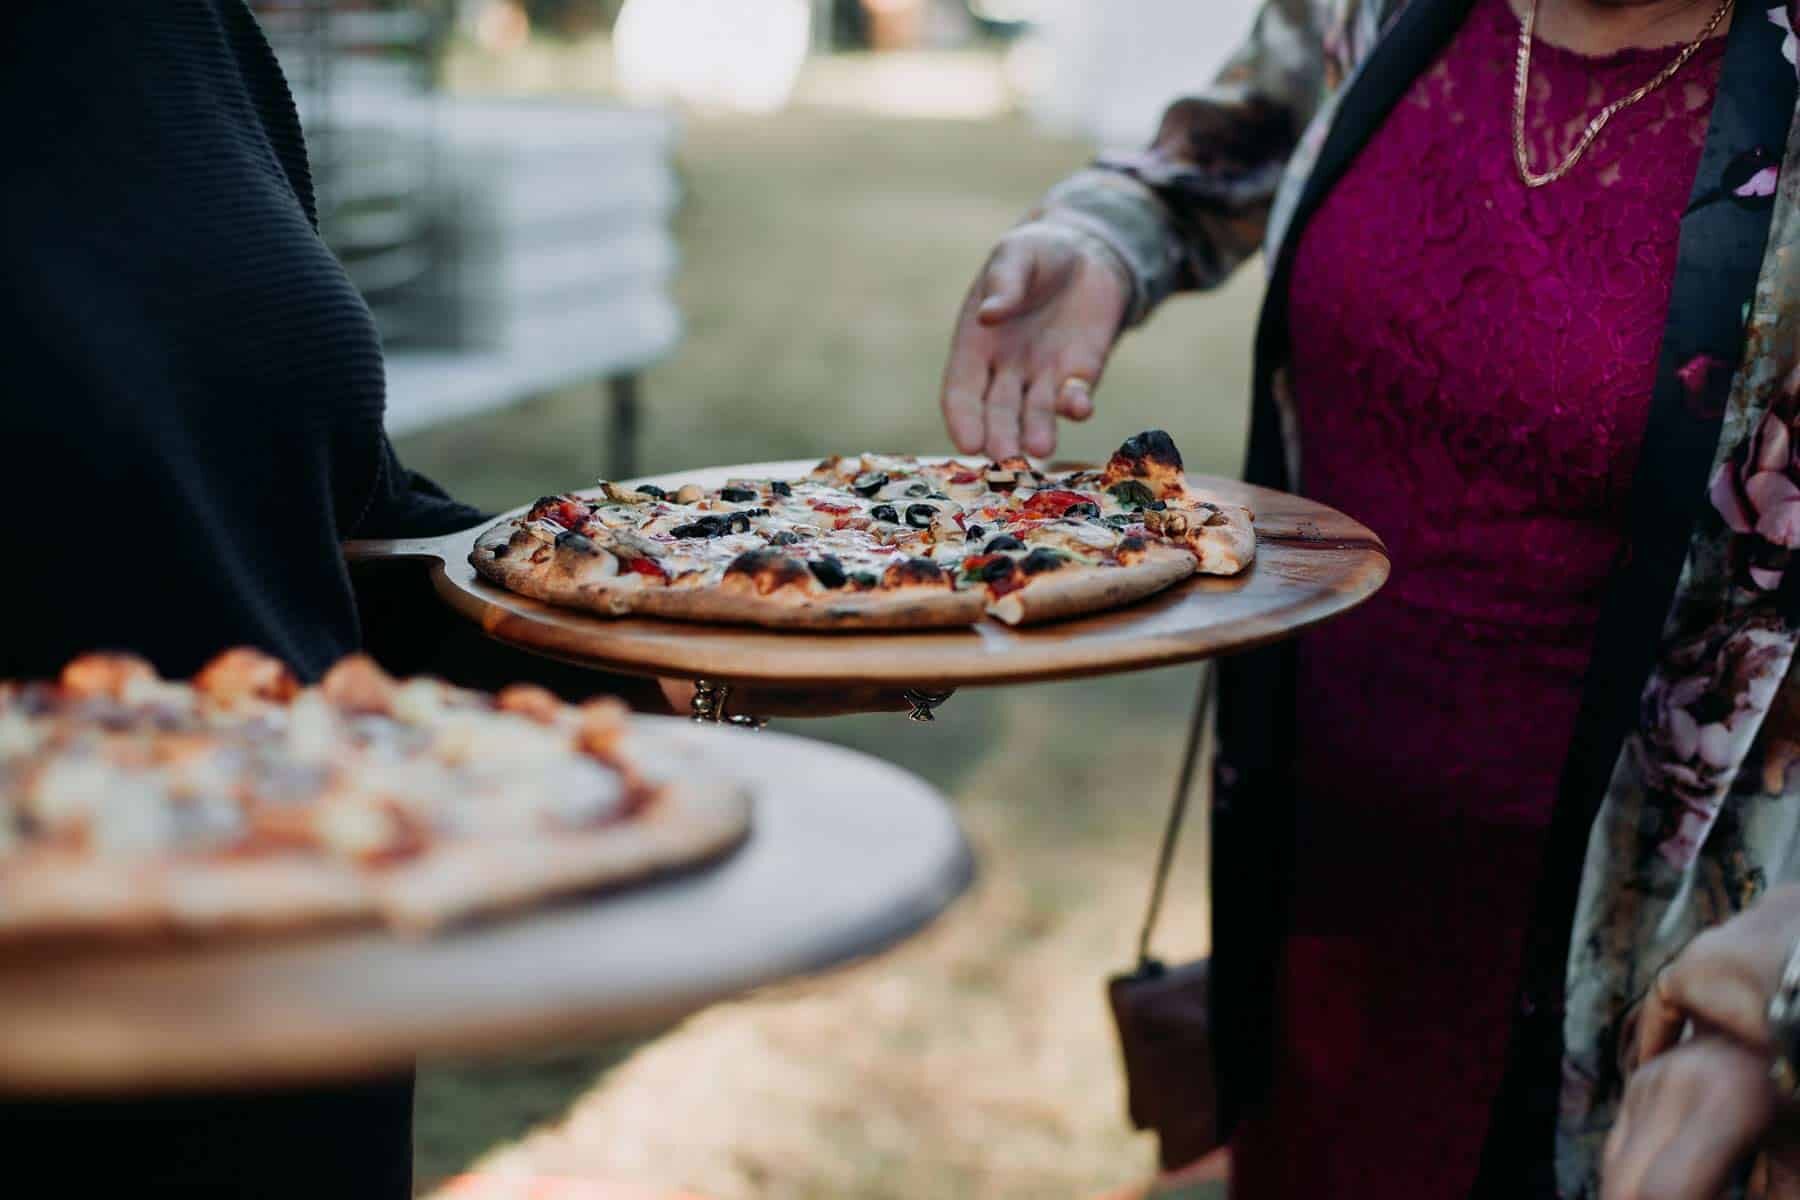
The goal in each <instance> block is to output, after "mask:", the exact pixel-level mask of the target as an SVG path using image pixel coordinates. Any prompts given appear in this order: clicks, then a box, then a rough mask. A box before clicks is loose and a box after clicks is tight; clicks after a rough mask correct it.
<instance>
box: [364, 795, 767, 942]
mask: <svg viewBox="0 0 1800 1200" xmlns="http://www.w3.org/2000/svg"><path fill="white" fill-rule="evenodd" d="M750 813H751V802H750V797H749V795H748V794H747V793H745V792H744V791H743V790H742V789H740V788H737V787H734V786H732V785H730V784H727V783H724V782H722V781H718V780H703V781H699V780H697V781H685V782H681V783H675V784H670V785H668V786H667V787H666V788H665V790H664V792H663V794H662V795H661V796H659V797H658V799H657V801H656V803H655V805H654V806H653V807H652V808H651V809H650V810H649V811H647V812H644V813H639V814H637V815H635V816H633V817H631V818H630V819H628V820H625V821H622V822H618V823H615V824H612V825H606V826H602V827H601V828H598V829H595V830H592V831H590V832H585V833H561V834H558V835H556V836H554V837H549V836H546V837H541V838H518V839H509V840H505V841H486V842H458V843H452V844H450V845H447V846H444V847H442V848H440V849H438V850H436V851H434V852H433V853H431V854H428V855H426V856H424V857H422V858H421V859H419V860H418V861H417V862H415V863H410V864H407V865H405V866H402V867H399V868H396V869H395V870H393V871H391V872H388V873H385V874H384V875H383V876H381V877H380V878H378V880H377V888H376V891H377V905H378V907H379V909H380V911H381V914H382V916H383V918H384V919H385V921H386V923H387V925H388V926H389V927H390V928H393V929H397V930H400V931H402V932H407V933H415V934H426V933H433V932H436V931H437V930H440V929H442V928H444V927H446V926H449V925H455V924H460V923H462V922H465V921H469V920H473V919H478V918H483V917H491V916H497V915H500V914H502V913H506V912H510V911H513V910H517V909H522V908H530V907H532V906H534V905H537V904H540V903H542V902H544V901H547V900H552V899H558V898H561V897H566V896H569V895H572V894H577V893H587V892H593V891H598V890H600V889H603V888H608V887H617V886H619V885H621V884H626V883H632V882H636V881H639V880H642V879H646V878H649V877H651V876H654V875H659V874H662V873H665V872H667V871H671V870H675V869H677V868H681V867H689V866H698V865H700V864H702V863H704V862H708V861H710V860H712V859H715V858H718V857H719V856H721V855H723V854H726V853H728V852H730V851H731V850H734V849H736V848H737V847H738V846H739V845H740V844H741V843H742V842H743V840H744V838H745V837H747V836H748V835H749V832H750Z"/></svg>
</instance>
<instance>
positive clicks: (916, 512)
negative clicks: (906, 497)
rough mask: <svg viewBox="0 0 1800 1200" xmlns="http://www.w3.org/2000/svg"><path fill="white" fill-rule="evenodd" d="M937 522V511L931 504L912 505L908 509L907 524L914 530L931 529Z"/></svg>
mask: <svg viewBox="0 0 1800 1200" xmlns="http://www.w3.org/2000/svg"><path fill="white" fill-rule="evenodd" d="M935 520H937V509H935V508H933V507H932V506H931V505H929V504H910V505H908V506H907V508H906V523H907V524H908V525H911V526H912V527H913V528H914V529H930V528H931V523H932V522H933V521H935Z"/></svg>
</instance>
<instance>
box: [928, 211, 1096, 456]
mask: <svg viewBox="0 0 1800 1200" xmlns="http://www.w3.org/2000/svg"><path fill="white" fill-rule="evenodd" d="M1130 300H1131V282H1130V278H1129V276H1128V275H1127V273H1126V271H1125V268H1124V265H1123V264H1122V263H1121V262H1120V261H1119V260H1118V258H1117V257H1116V256H1115V255H1114V254H1113V252H1112V251H1111V250H1110V249H1108V248H1107V247H1106V245H1105V244H1104V243H1102V242H1101V241H1100V240H1099V239H1098V238H1095V237H1093V236H1092V235H1091V234H1087V233H1084V232H1082V231H1080V230H1078V229H1075V228H1072V227H1070V226H1066V225H1059V224H1053V223H1048V222H1032V223H1028V224H1025V225H1022V226H1020V227H1019V228H1018V229H1015V230H1014V231H1013V232H1012V233H1010V234H1008V235H1007V236H1006V237H1005V239H1003V240H1002V241H1001V243H1000V244H999V246H998V247H996V248H995V250H994V253H993V256H992V257H990V258H989V259H988V261H987V265H986V266H984V267H983V268H982V270H981V274H980V275H978V276H977V277H976V279H975V283H974V286H973V287H971V288H970V289H969V294H968V298H967V299H966V300H965V301H964V303H963V307H962V311H961V313H960V314H959V315H958V317H957V322H956V329H955V332H954V334H953V335H952V338H951V344H950V356H949V360H948V362H947V363H946V364H945V367H944V383H943V392H942V397H941V403H942V407H943V410H944V425H945V428H946V429H948V430H949V433H950V440H951V441H953V442H955V443H956V447H957V449H959V450H961V451H962V452H963V453H965V454H973V453H976V452H980V451H985V452H986V453H987V454H989V455H990V456H992V457H993V458H995V459H1004V458H1008V457H1011V456H1013V455H1016V454H1020V453H1024V454H1035V455H1039V456H1043V455H1048V454H1050V453H1052V452H1053V451H1054V450H1055V449H1056V423H1057V419H1058V418H1059V417H1060V418H1066V419H1068V420H1072V421H1085V420H1087V419H1088V417H1089V416H1091V415H1092V414H1093V411H1094V400H1093V390H1094V388H1095V387H1096V386H1097V385H1098V384H1099V382H1100V373H1101V372H1102V371H1103V370H1104V369H1105V366H1106V359H1107V355H1108V354H1109V353H1111V351H1112V345H1113V341H1114V339H1116V338H1117V337H1118V335H1119V329H1120V327H1121V325H1122V324H1123V323H1124V320H1125V315H1126V309H1127V307H1128V305H1129V303H1130Z"/></svg>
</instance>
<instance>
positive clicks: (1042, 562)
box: [1019, 546, 1069, 575]
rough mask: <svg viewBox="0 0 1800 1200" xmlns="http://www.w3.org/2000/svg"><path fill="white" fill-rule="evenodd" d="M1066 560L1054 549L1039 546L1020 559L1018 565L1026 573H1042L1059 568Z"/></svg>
mask: <svg viewBox="0 0 1800 1200" xmlns="http://www.w3.org/2000/svg"><path fill="white" fill-rule="evenodd" d="M1068 561H1069V560H1068V559H1066V558H1064V557H1063V556H1062V555H1060V554H1058V553H1057V552H1056V551H1054V550H1050V549H1046V548H1045V547H1043V546H1039V547H1038V548H1037V549H1036V550H1033V551H1032V552H1031V553H1030V554H1027V555H1026V556H1025V557H1024V558H1023V559H1021V560H1020V562H1019V567H1020V568H1021V569H1022V570H1023V571H1024V572H1025V573H1026V574H1027V575H1042V574H1043V573H1044V572H1046V571H1057V570H1061V569H1062V568H1063V567H1064V566H1065V565H1066V564H1067V563H1068Z"/></svg>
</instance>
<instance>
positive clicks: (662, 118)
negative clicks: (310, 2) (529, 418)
mask: <svg viewBox="0 0 1800 1200" xmlns="http://www.w3.org/2000/svg"><path fill="white" fill-rule="evenodd" d="M677 133H678V128H677V123H676V121H675V119H674V117H673V116H672V115H671V114H669V113H667V112H664V111H660V110H654V109H625V108H615V107H608V106H604V105H597V104H592V103H563V102H558V101H543V100H473V99H465V98H461V97H440V98H439V100H438V103H437V108H436V134H437V146H438V154H439V163H440V170H441V174H442V176H443V177H444V179H445V180H446V181H447V187H446V193H445V198H446V208H445V213H444V218H443V220H442V226H443V237H442V239H441V244H440V253H439V264H438V267H437V269H436V270H435V271H434V272H433V275H432V282H431V283H430V284H429V285H428V289H427V294H426V295H425V296H423V297H422V298H421V300H422V306H423V307H424V308H425V310H426V311H429V312H432V313H434V314H435V319H436V321H437V324H438V326H439V328H440V330H441V331H442V332H443V333H444V334H446V335H447V338H446V339H445V340H448V341H449V342H450V343H451V344H452V345H453V348H443V349H439V348H430V349H425V348H410V347H409V348H407V349H404V350H401V351H398V352H394V353H390V354H389V356H388V430H389V432H390V433H394V434H403V433H408V432H411V431H413V430H416V429H422V428H425V427H427V426H430V425H434V424H439V423H441V422H444V421H447V420H451V419H454V418H456V417H460V416H466V415H469V414H471V413H475V412H480V411H484V410H488V409H493V408H498V407H502V406H505V405H508V404H512V403H515V402H517V401H519V400H523V399H526V398H529V397H531V396H533V395H537V394H540V393H543V392H547V391H550V390H553V389H556V388H562V387H568V386H573V385H576V384H581V383H585V382H590V381H597V382H599V383H600V384H601V385H602V386H603V387H604V389H605V390H606V392H607V394H608V397H609V400H610V413H609V428H608V430H607V433H606V442H605V444H606V464H605V469H606V470H607V472H608V474H609V475H610V477H612V478H615V479H622V478H628V477H630V476H631V475H633V474H635V473H636V463H635V450H636V439H637V426H638V374H639V373H640V372H641V371H643V370H644V369H645V368H646V367H648V366H650V365H651V364H653V363H654V362H656V361H657V360H659V359H661V358H662V357H664V356H665V355H667V354H668V353H669V352H670V351H671V350H673V349H674V347H675V345H676V343H677V342H678V341H679V340H680V337H681V331H682V323H681V314H680V312H679V311H678V309H677V308H676V305H675V300H674V296H673V292H672V288H673V284H674V277H675V272H676V268H677V265H678V253H677V249H676V245H675V238H674V234H673V231H672V229H671V220H672V217H673V213H674V210H675V208H676V205H677V204H678V202H679V187H678V184H677V182H676V178H675V172H674V167H673V165H672V164H673V156H674V147H675V142H676V138H677ZM441 344H442V342H440V345H441Z"/></svg>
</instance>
